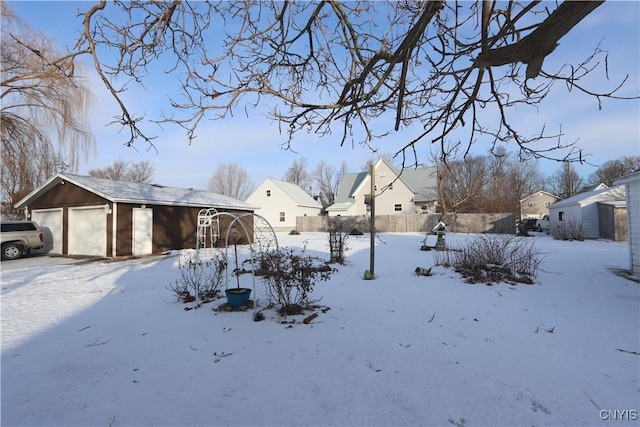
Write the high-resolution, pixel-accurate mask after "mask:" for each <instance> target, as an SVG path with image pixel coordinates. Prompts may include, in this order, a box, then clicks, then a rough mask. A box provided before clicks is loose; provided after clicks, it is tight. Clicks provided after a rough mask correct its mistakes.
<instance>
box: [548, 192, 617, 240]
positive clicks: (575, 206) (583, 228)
mask: <svg viewBox="0 0 640 427" xmlns="http://www.w3.org/2000/svg"><path fill="white" fill-rule="evenodd" d="M624 200H625V187H624V186H623V185H618V186H616V187H612V188H604V189H601V190H596V191H589V192H585V193H580V194H577V195H575V196H573V197H569V198H568V199H564V200H560V201H558V202H555V203H554V204H552V205H551V206H549V220H550V224H551V233H552V234H553V236H554V237H559V235H560V234H562V232H563V231H566V230H568V229H571V230H580V235H581V236H582V237H583V238H585V239H597V238H599V237H600V223H599V217H598V202H615V201H624Z"/></svg>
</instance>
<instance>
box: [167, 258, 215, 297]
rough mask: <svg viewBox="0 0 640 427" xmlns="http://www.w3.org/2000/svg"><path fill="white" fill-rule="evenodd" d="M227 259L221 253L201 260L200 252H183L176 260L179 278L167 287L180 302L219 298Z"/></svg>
mask: <svg viewBox="0 0 640 427" xmlns="http://www.w3.org/2000/svg"><path fill="white" fill-rule="evenodd" d="M226 268H227V258H226V256H225V255H224V254H223V253H222V252H216V253H215V254H214V255H213V257H211V258H207V259H203V258H202V257H201V254H200V252H198V251H188V252H183V254H182V255H181V256H180V258H179V260H178V270H179V271H180V278H179V279H178V280H176V281H175V282H174V283H172V284H170V285H169V286H168V289H169V290H171V291H173V293H175V294H176V297H177V298H178V300H180V301H182V302H185V303H186V302H192V301H196V300H199V301H201V302H202V303H207V302H210V301H213V300H215V299H217V298H219V297H220V296H221V288H222V281H223V279H224V277H225V276H224V273H225V270H226Z"/></svg>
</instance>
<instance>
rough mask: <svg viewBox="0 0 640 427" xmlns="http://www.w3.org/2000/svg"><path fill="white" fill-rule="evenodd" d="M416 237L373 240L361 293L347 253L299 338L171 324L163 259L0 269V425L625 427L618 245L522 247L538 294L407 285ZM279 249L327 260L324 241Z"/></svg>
mask: <svg viewBox="0 0 640 427" xmlns="http://www.w3.org/2000/svg"><path fill="white" fill-rule="evenodd" d="M422 238H423V236H422V235H419V234H382V235H381V236H380V242H379V243H378V244H377V246H376V279H375V280H373V281H365V280H362V276H363V272H364V270H365V269H367V268H368V266H369V252H368V244H369V238H368V236H367V235H365V236H361V237H359V238H356V237H352V238H350V240H349V247H350V250H349V252H347V254H346V255H347V265H345V266H340V267H339V271H338V272H337V273H336V274H334V276H333V277H332V278H331V280H330V281H328V282H320V283H319V284H318V285H317V287H316V291H315V293H314V296H315V297H317V298H319V297H322V299H321V301H320V304H321V305H322V306H325V307H329V308H330V310H328V311H326V312H322V311H318V314H319V316H318V317H317V318H316V319H315V320H314V321H313V322H311V323H310V324H303V323H302V322H301V320H302V319H303V318H304V317H305V316H297V317H295V319H297V322H296V323H293V324H292V323H281V320H282V319H281V318H279V317H278V316H277V315H276V314H275V313H273V312H269V311H267V312H265V314H266V319H265V320H264V321H261V322H254V321H253V318H252V312H250V311H249V312H231V313H224V312H216V311H213V310H212V309H213V308H215V307H217V306H218V303H217V302H214V303H210V304H206V305H204V306H203V307H202V308H200V309H199V310H191V311H185V310H183V308H184V307H185V306H184V304H181V303H177V302H176V301H175V296H174V294H173V293H171V292H170V291H169V290H167V286H168V285H169V283H171V282H172V281H174V280H175V279H176V278H177V277H178V269H177V257H176V256H164V257H149V258H144V259H137V260H124V261H96V262H80V263H78V262H76V263H71V264H60V263H57V264H53V265H48V266H38V265H37V264H36V265H30V266H29V267H27V268H6V267H5V265H7V266H8V265H9V264H8V263H6V262H4V263H3V265H2V286H1V287H2V293H1V297H2V300H1V303H2V307H1V308H2V360H1V362H2V408H1V409H2V419H1V421H2V425H3V426H14V425H29V426H35V425H42V426H50V425H58V426H151V425H156V426H160V425H162V426H186V425H189V426H209V425H272V426H275V425H323V426H326V425H339V426H342V425H358V426H365V425H384V426H390V425H394V426H395V425H444V426H447V425H454V426H474V425H505V426H506V425H510V426H511V425H536V426H540V425H612V426H613V425H615V426H622V425H638V411H639V410H640V407H639V401H640V384H639V378H640V371H639V366H640V363H639V362H640V356H639V355H638V354H637V353H638V352H640V343H639V340H640V338H639V337H640V317H639V314H640V285H639V284H638V283H637V282H634V281H631V280H628V279H625V278H623V277H620V276H618V275H616V274H615V270H616V269H625V268H627V266H628V248H627V244H626V242H623V243H617V242H609V241H586V242H566V241H555V240H553V239H551V238H549V237H548V236H546V235H543V234H537V235H536V236H535V237H533V239H535V242H536V247H537V248H538V250H539V251H540V252H542V253H543V254H544V263H543V265H542V271H540V272H539V274H538V279H537V283H536V284H534V285H522V284H521V285H517V286H511V285H508V284H504V283H502V284H498V285H495V286H485V285H469V284H466V283H464V282H463V280H462V279H461V278H460V277H459V275H457V274H456V273H454V272H453V271H452V270H446V269H444V268H436V269H434V272H435V275H434V276H431V277H419V276H416V275H415V273H414V270H415V268H416V267H418V266H422V267H431V266H433V254H434V251H429V252H424V251H420V250H419V247H420V245H421V241H422ZM468 238H469V236H466V235H456V234H450V235H448V243H449V244H463V243H464V242H465V240H466V239H468ZM278 239H279V242H280V245H281V246H289V247H299V248H303V247H306V250H307V252H312V253H316V254H320V255H321V256H322V257H323V258H325V259H326V258H328V239H327V235H326V234H323V233H303V234H302V235H300V236H289V235H286V234H279V235H278ZM14 265H16V264H14ZM292 319H293V318H291V317H289V318H288V319H287V321H288V322H289V321H291V320H292ZM614 418H616V420H615V421H614V420H613V419H614Z"/></svg>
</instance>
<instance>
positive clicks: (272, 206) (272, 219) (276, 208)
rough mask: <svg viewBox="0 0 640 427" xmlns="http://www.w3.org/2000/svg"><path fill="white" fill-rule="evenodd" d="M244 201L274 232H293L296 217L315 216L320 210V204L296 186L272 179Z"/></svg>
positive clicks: (267, 180)
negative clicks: (254, 208) (254, 209)
mask: <svg viewBox="0 0 640 427" xmlns="http://www.w3.org/2000/svg"><path fill="white" fill-rule="evenodd" d="M246 201H247V203H249V204H250V205H252V206H256V213H258V214H260V216H262V217H263V218H264V219H266V220H267V221H268V222H269V223H270V224H271V227H272V228H273V229H274V230H276V231H291V230H294V229H295V228H296V217H298V216H317V215H320V212H321V210H322V205H321V204H320V202H318V201H317V200H315V199H314V198H313V197H311V196H310V195H309V194H308V193H307V192H306V191H304V190H303V189H302V188H300V187H299V186H298V185H296V184H292V183H290V182H286V181H280V180H277V179H273V178H267V179H265V180H264V181H263V182H262V183H261V184H260V185H259V186H258V188H256V190H255V191H254V192H253V193H251V195H250V196H249V197H247V200H246Z"/></svg>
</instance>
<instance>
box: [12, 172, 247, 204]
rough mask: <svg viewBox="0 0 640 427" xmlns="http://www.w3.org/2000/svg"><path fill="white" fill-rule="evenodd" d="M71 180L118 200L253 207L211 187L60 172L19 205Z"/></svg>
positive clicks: (109, 198)
mask: <svg viewBox="0 0 640 427" xmlns="http://www.w3.org/2000/svg"><path fill="white" fill-rule="evenodd" d="M61 182H62V183H64V182H69V183H71V184H74V185H77V186H78V187H81V188H83V189H85V190H87V191H90V192H92V193H94V194H97V195H98V196H100V197H102V198H104V199H107V200H109V201H111V202H115V203H140V204H150V205H166V206H190V207H213V208H226V209H237V210H247V211H252V210H254V209H255V207H252V206H249V205H248V204H247V203H245V202H243V201H241V200H237V199H234V198H232V197H228V196H223V195H222V194H217V193H211V192H209V191H201V190H194V189H192V188H189V189H185V188H174V187H164V186H161V185H157V184H139V183H135V182H127V181H115V180H111V179H103V178H94V177H91V176H81V175H72V174H66V173H65V174H62V173H59V174H57V175H55V176H54V177H52V178H50V179H49V180H48V181H47V182H45V183H44V184H42V185H41V186H40V187H38V188H36V189H35V190H33V191H32V192H31V193H29V194H28V195H27V196H26V197H25V198H24V199H22V200H20V201H19V202H18V203H17V204H16V207H18V208H21V207H24V206H28V205H29V203H30V202H31V201H32V200H35V199H37V198H38V197H40V196H41V195H42V194H43V193H45V192H46V191H48V190H50V189H51V188H53V187H54V186H56V185H58V184H59V183H61Z"/></svg>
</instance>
